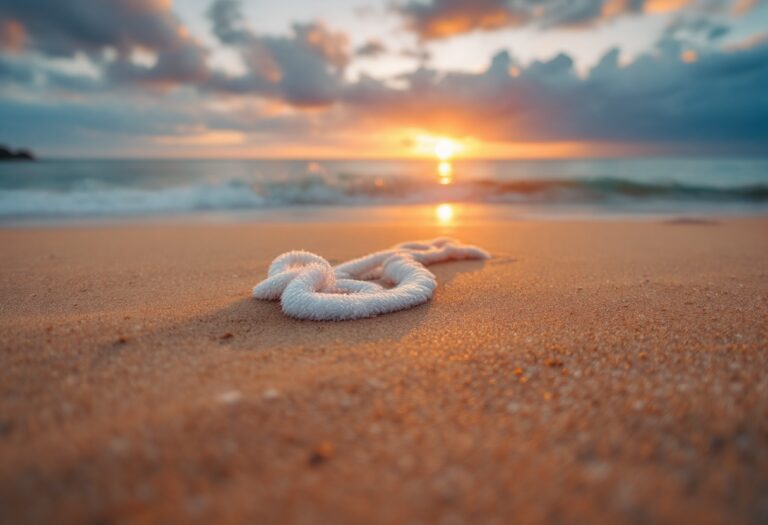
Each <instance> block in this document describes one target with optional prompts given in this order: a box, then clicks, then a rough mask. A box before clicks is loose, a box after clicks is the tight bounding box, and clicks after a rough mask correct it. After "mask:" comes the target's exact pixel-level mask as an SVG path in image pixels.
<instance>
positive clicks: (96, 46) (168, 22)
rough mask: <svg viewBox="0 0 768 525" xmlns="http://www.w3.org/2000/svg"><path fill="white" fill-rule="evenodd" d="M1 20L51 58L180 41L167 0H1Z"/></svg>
mask: <svg viewBox="0 0 768 525" xmlns="http://www.w3.org/2000/svg"><path fill="white" fill-rule="evenodd" d="M0 22H6V23H11V22H13V23H17V24H20V25H21V27H22V28H23V30H24V33H25V34H26V35H27V39H26V42H25V43H26V45H28V46H29V47H31V48H33V49H37V50H39V51H42V52H43V53H45V54H48V55H54V56H72V55H74V54H75V53H77V52H79V51H82V52H100V51H102V50H103V49H105V48H108V47H110V48H113V49H115V50H117V51H119V52H129V51H130V50H131V49H133V48H134V47H135V46H141V47H143V48H146V49H153V50H158V51H160V50H165V49H172V48H175V47H177V46H178V45H179V41H180V40H181V39H182V36H181V35H180V33H179V31H180V28H181V26H180V24H179V22H178V20H177V19H176V17H175V16H174V15H173V14H172V12H171V11H170V2H169V1H167V0H109V1H104V0H66V1H61V0H22V1H19V0H0Z"/></svg>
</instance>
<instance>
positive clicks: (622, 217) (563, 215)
mask: <svg viewBox="0 0 768 525" xmlns="http://www.w3.org/2000/svg"><path fill="white" fill-rule="evenodd" d="M440 206H450V207H451V209H452V214H451V217H450V219H449V220H445V219H444V218H442V219H441V218H440V217H439V216H438V213H437V210H438V207H440ZM767 217H768V208H766V209H745V208H744V207H743V206H739V207H738V208H736V209H727V208H719V209H718V208H710V209H706V208H692V209H690V210H684V209H683V210H680V209H678V210H677V211H671V210H659V211H653V210H631V209H628V210H610V209H595V208H589V207H583V206H582V207H566V206H552V207H546V206H516V205H510V204H488V203H471V202H470V203H465V202H444V203H432V204H405V205H370V204H361V205H359V206H338V205H328V206H320V205H315V206H284V207H273V208H264V209H254V210H232V211H199V212H180V213H176V212H169V213H156V214H145V213H143V214H126V215H113V216H109V215H92V216H79V217H77V216H57V215H50V216H37V217H29V216H18V217H0V229H16V228H22V229H37V228H41V229H45V228H70V227H123V226H151V225H165V226H168V225H184V224H189V225H206V224H222V225H224V224H229V225H247V224H269V223H294V224H300V223H323V224H334V223H340V224H345V223H355V222H358V223H359V222H371V223H377V224H400V223H407V222H416V221H418V222H419V223H424V224H427V225H438V226H458V225H472V224H491V223H496V222H508V221H513V222H514V221H530V222H537V221H543V222H586V223H589V222H670V221H687V220H691V221H700V220H701V221H722V220H725V221H730V220H749V219H761V218H767Z"/></svg>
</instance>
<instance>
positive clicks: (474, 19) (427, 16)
mask: <svg viewBox="0 0 768 525" xmlns="http://www.w3.org/2000/svg"><path fill="white" fill-rule="evenodd" d="M727 3H728V2H727V1H726V0H711V1H709V2H703V3H702V5H701V6H699V5H698V4H696V3H695V2H693V1H692V0H516V1H513V0H474V1H472V2H467V1H464V0H407V1H404V2H400V3H399V4H396V6H395V10H396V11H397V12H398V13H399V14H400V15H401V16H402V17H403V19H404V20H405V23H406V26H407V27H408V28H409V29H410V30H412V31H413V32H415V33H416V34H417V35H418V36H419V37H420V38H422V39H424V40H436V39H441V38H447V37H451V36H455V35H460V34H464V33H470V32H474V31H493V30H497V29H502V28H506V27H521V26H525V25H532V26H536V27H540V28H554V27H559V28H572V29H576V28H585V27H590V26H593V25H594V24H596V23H599V22H603V21H605V20H609V19H612V18H615V17H617V16H620V15H625V14H633V13H634V14H637V13H642V12H651V13H658V12H671V11H680V10H683V9H688V10H692V11H695V10H697V9H701V10H704V11H722V10H723V9H725V5H726V4H727ZM755 5H756V2H755V1H754V0H753V1H748V0H740V1H739V2H738V5H737V6H736V9H737V10H738V11H739V12H744V11H746V10H750V9H752V8H754V6H755Z"/></svg>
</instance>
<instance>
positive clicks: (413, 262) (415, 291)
mask: <svg viewBox="0 0 768 525" xmlns="http://www.w3.org/2000/svg"><path fill="white" fill-rule="evenodd" d="M488 258H490V254H488V252H486V251H485V250H482V249H481V248H478V247H476V246H471V245H467V244H462V243H460V242H458V241H456V240H454V239H450V238H448V237H440V238H437V239H433V240H431V241H416V242H405V243H401V244H398V245H397V246H395V247H393V248H391V249H389V250H383V251H379V252H374V253H372V254H369V255H366V256H364V257H360V258H358V259H353V260H351V261H348V262H345V263H342V264H339V265H337V266H335V267H334V266H331V264H330V263H329V262H328V261H327V260H326V259H324V258H322V257H320V256H319V255H316V254H314V253H310V252H306V251H290V252H286V253H284V254H282V255H280V256H278V257H277V258H276V259H275V260H274V261H272V264H271V265H270V266H269V270H268V272H267V278H266V279H265V280H263V281H262V282H260V283H259V284H258V285H256V286H255V287H254V288H253V296H254V297H255V298H257V299H264V300H272V301H275V300H278V299H279V300H280V303H281V305H282V309H283V312H284V313H285V314H286V315H288V316H290V317H294V318H296V319H307V320H313V321H345V320H350V319H362V318H365V317H373V316H376V315H381V314H387V313H391V312H396V311H398V310H405V309H408V308H413V307H414V306H418V305H420V304H423V303H426V302H427V301H429V300H430V299H431V298H432V295H433V294H434V291H435V288H437V279H436V278H435V275H434V274H433V273H432V272H430V271H429V270H427V268H426V266H427V265H430V264H436V263H440V262H445V261H458V260H469V259H481V260H482V259H488ZM374 280H376V281H379V282H382V283H385V284H389V285H391V288H385V287H384V286H382V285H381V284H379V283H378V282H374Z"/></svg>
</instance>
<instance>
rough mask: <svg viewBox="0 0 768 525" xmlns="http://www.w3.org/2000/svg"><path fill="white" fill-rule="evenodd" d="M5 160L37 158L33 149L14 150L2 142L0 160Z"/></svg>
mask: <svg viewBox="0 0 768 525" xmlns="http://www.w3.org/2000/svg"><path fill="white" fill-rule="evenodd" d="M3 160H35V156H34V155H33V154H32V152H31V151H29V150H26V149H17V150H15V151H14V150H12V149H11V148H9V147H8V146H4V145H2V144H0V161H3Z"/></svg>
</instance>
